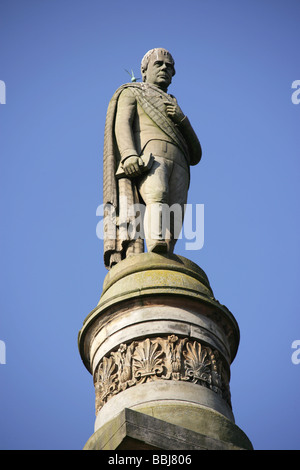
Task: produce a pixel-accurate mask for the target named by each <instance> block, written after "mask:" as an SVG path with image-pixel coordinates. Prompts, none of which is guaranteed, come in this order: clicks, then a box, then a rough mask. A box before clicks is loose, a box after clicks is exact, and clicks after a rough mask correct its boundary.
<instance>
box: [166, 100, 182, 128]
mask: <svg viewBox="0 0 300 470" xmlns="http://www.w3.org/2000/svg"><path fill="white" fill-rule="evenodd" d="M165 105H166V113H167V115H168V116H169V117H170V118H171V119H172V121H174V122H175V124H179V123H180V121H182V120H183V119H184V118H185V115H184V114H183V112H182V111H181V109H180V107H179V106H178V104H172V103H170V102H169V101H166V102H165Z"/></svg>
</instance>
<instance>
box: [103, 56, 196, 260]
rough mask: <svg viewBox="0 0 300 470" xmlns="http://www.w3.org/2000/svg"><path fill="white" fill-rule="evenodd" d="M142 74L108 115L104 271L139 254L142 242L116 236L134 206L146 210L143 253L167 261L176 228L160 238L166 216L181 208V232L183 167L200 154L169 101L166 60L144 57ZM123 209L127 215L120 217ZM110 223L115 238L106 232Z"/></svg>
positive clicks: (170, 66) (186, 176)
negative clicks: (140, 80) (162, 255)
mask: <svg viewBox="0 0 300 470" xmlns="http://www.w3.org/2000/svg"><path fill="white" fill-rule="evenodd" d="M141 72H142V77H143V83H128V84H125V85H123V86H121V87H120V88H119V89H118V90H117V91H116V92H115V94H114V96H113V97H112V99H111V101H110V103H109V107H108V110H107V117H106V124H105V136H104V166H103V179H104V204H105V207H106V212H105V215H106V217H105V221H104V261H105V265H106V267H107V268H108V269H109V268H110V267H111V266H112V265H114V264H115V263H117V262H119V261H120V260H122V259H124V258H125V257H127V256H129V255H131V254H134V253H141V252H143V251H144V242H143V240H142V238H141V237H131V236H130V234H129V232H128V231H126V230H125V231H124V230H121V229H124V225H126V227H127V228H128V226H129V225H130V223H131V222H132V220H131V219H132V218H134V217H135V218H136V214H133V213H132V212H130V211H128V207H133V206H134V207H136V206H135V205H137V204H140V203H144V204H145V205H146V214H145V224H144V234H145V238H146V244H147V250H148V251H154V252H166V253H173V250H174V246H175V243H176V234H175V233H174V220H171V221H170V224H169V225H168V230H167V231H165V232H164V231H163V226H164V224H163V220H162V217H163V214H164V208H165V207H172V206H173V205H174V204H175V205H176V207H177V208H178V207H180V213H181V224H182V221H183V213H184V206H185V204H186V202H187V192H188V187H189V181H190V172H189V167H190V165H196V164H197V163H199V161H200V159H201V153H202V152H201V146H200V143H199V140H198V138H197V136H196V134H195V132H194V130H193V128H192V126H191V124H190V122H189V120H188V118H187V117H186V116H185V115H184V113H183V112H182V110H181V109H180V107H179V106H178V104H177V101H176V98H175V97H174V96H172V95H170V94H168V93H167V90H168V87H169V85H170V84H171V81H172V77H173V76H174V75H175V63H174V60H173V58H172V56H171V54H170V53H169V52H168V51H167V50H165V49H162V48H157V49H152V50H150V51H149V52H147V54H146V55H145V56H144V58H143V60H142V64H141ZM124 201H125V203H124ZM124 204H126V210H125V212H126V215H125V216H123V217H122V216H121V214H122V212H123V213H124ZM177 217H178V215H177ZM171 219H172V214H171ZM173 219H174V217H173ZM112 220H113V222H114V226H115V227H116V228H115V230H111V223H112ZM180 228H181V227H180ZM179 231H180V230H179ZM124 233H127V235H124ZM178 235H179V233H178Z"/></svg>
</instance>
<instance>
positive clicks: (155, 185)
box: [137, 157, 173, 251]
mask: <svg viewBox="0 0 300 470" xmlns="http://www.w3.org/2000/svg"><path fill="white" fill-rule="evenodd" d="M172 166H173V163H172V162H170V161H168V160H166V159H164V158H160V157H155V160H154V162H153V165H152V167H151V169H150V171H149V172H148V173H147V174H145V175H144V176H143V177H142V178H141V179H140V180H139V181H138V184H137V185H138V189H139V192H140V194H141V196H142V198H143V200H144V202H145V204H146V211H145V218H144V232H145V238H146V244H147V250H148V251H167V250H168V243H167V242H166V241H165V233H164V231H163V228H164V225H165V224H164V223H163V216H164V211H165V206H166V205H167V204H168V197H169V178H170V174H171V172H172Z"/></svg>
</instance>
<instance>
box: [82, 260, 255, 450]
mask: <svg viewBox="0 0 300 470" xmlns="http://www.w3.org/2000/svg"><path fill="white" fill-rule="evenodd" d="M78 342H79V350H80V354H81V357H82V360H83V362H84V364H85V366H86V367H87V369H88V370H89V371H90V373H91V374H92V375H93V379H94V384H95V393H96V421H95V433H94V435H93V436H92V437H91V438H90V440H89V441H88V443H87V445H86V448H98V449H116V448H121V447H118V446H120V445H123V446H124V445H125V442H127V441H128V439H129V441H130V442H131V443H132V442H133V441H132V439H133V440H134V439H135V437H134V434H132V435H130V434H129V433H127V434H126V432H125V434H124V429H125V428H126V426H125V425H124V422H125V421H126V420H125V421H124V419H125V418H124V416H125V415H124V412H125V411H124V410H127V416H129V415H128V413H130V412H131V410H132V411H134V412H136V413H137V414H131V415H130V416H131V420H133V421H134V420H137V422H139V423H140V422H143V423H148V424H147V426H146V427H145V429H149V433H148V438H147V432H146V431H145V432H144V433H141V431H140V434H139V435H140V436H143V438H142V440H141V441H140V444H139V445H142V446H143V445H148V446H150V447H148V448H151V446H154V447H156V448H157V443H156V444H155V442H157V441H155V439H154V441H153V438H152V437H153V436H154V434H155V432H154V431H153V432H154V434H153V435H152V434H151V433H150V429H152V428H153V429H156V427H157V426H159V424H157V421H159V422H161V423H164V425H163V426H162V428H163V429H165V430H167V429H169V430H170V433H171V434H170V433H168V432H167V431H166V432H165V434H164V439H163V438H162V439H161V440H160V445H161V447H160V448H161V449H170V448H172V447H170V445H171V444H170V442H171V441H172V438H171V437H170V436H172V432H175V431H174V429H177V435H180V436H181V438H180V439H181V441H182V446H183V447H181V449H189V447H188V446H189V443H188V441H186V438H185V437H184V436H188V435H189V432H190V433H192V434H193V446H194V447H193V448H197V445H198V448H199V449H200V448H208V449H217V448H228V449H229V448H247V449H250V448H251V443H250V442H249V440H248V438H247V437H246V436H245V434H244V433H243V432H242V431H241V430H240V429H239V428H238V427H237V426H236V425H235V423H234V416H233V412H232V406H231V399H230V389H229V381H230V364H231V363H232V361H233V359H234V357H235V355H236V353H237V349H238V344H239V328H238V325H237V322H236V320H235V319H234V317H233V315H232V314H231V313H230V311H229V310H228V309H227V308H226V307H225V306H223V305H221V304H220V303H219V302H218V301H217V300H216V299H215V298H214V295H213V292H212V289H211V287H210V284H209V281H208V279H207V276H206V274H205V273H204V271H203V270H202V269H201V268H199V266H197V265H196V264H194V263H192V262H191V261H189V260H188V259H186V258H184V257H181V256H176V255H172V256H170V255H168V256H167V255H165V256H163V255H158V254H154V253H143V254H140V255H135V256H132V257H130V258H128V259H126V260H124V261H122V262H121V263H119V264H118V265H116V266H115V267H113V268H112V269H111V270H110V271H109V273H108V274H107V276H106V278H105V281H104V285H103V292H102V295H101V298H100V302H99V304H98V306H97V307H96V308H95V309H94V310H93V311H92V312H91V313H90V315H89V316H88V317H87V318H86V319H85V321H84V324H83V327H82V329H81V331H80V332H79V337H78ZM142 416H143V417H144V418H142ZM122 417H123V418H122ZM122 419H123V421H122ZM151 419H152V421H151ZM121 422H123V424H122V426H121V424H120V423H121ZM166 423H167V424H169V425H170V426H169V428H168V426H167V424H166ZM118 426H119V427H118ZM124 426H125V427H124ZM151 426H152V427H151ZM121 428H122V429H123V431H122V432H123V434H124V435H123V434H122V433H121V434H120V433H119V434H118V433H117V429H121ZM126 429H132V426H131V427H130V426H129V425H128V424H127V428H126ZM113 435H116V436H117V435H118V436H121V435H123V438H121V437H120V439H119V440H118V439H117V440H115V441H114V440H113V439H111V437H112V436H113ZM190 435H191V434H190ZM151 436H152V437H151ZM197 436H198V438H199V439H198V444H197ZM125 438H126V439H127V441H126V439H125ZM124 439H125V441H124ZM130 439H131V440H130ZM129 441H128V442H129ZM122 442H123V444H121V443H122ZM136 445H137V444H136ZM184 445H185V447H184ZM190 445H191V444H190ZM195 446H196V447H195ZM226 446H227V447H226ZM122 448H123V447H122ZM176 448H178V446H177V447H176Z"/></svg>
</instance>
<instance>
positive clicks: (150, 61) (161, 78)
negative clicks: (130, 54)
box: [141, 47, 175, 90]
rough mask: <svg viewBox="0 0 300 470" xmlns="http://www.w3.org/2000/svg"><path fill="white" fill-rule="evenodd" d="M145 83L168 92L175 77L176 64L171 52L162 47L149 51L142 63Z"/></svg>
mask: <svg viewBox="0 0 300 470" xmlns="http://www.w3.org/2000/svg"><path fill="white" fill-rule="evenodd" d="M141 72H142V78H143V82H147V83H152V84H153V85H156V86H158V87H160V88H162V89H163V90H167V88H168V86H169V85H170V84H171V82H172V77H173V76H174V75H175V62H174V59H173V57H172V56H171V54H170V52H169V51H167V50H166V49H163V48H161V47H157V48H155V49H151V50H150V51H148V52H147V53H146V54H145V55H144V57H143V59H142V63H141Z"/></svg>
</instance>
